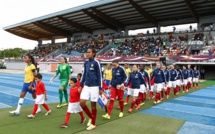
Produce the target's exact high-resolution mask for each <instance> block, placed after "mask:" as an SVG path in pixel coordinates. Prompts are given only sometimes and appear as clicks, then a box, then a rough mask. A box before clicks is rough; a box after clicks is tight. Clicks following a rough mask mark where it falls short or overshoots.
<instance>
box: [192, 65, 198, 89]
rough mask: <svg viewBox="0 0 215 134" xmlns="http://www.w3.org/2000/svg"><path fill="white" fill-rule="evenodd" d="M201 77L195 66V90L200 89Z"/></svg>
mask: <svg viewBox="0 0 215 134" xmlns="http://www.w3.org/2000/svg"><path fill="white" fill-rule="evenodd" d="M199 76H200V73H199V70H197V67H196V66H195V67H194V71H193V84H194V88H195V89H198V88H199V87H198V86H199V84H198V82H199Z"/></svg>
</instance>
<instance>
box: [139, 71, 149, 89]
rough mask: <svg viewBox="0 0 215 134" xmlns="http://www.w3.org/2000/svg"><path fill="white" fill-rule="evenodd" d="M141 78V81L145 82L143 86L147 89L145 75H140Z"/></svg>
mask: <svg viewBox="0 0 215 134" xmlns="http://www.w3.org/2000/svg"><path fill="white" fill-rule="evenodd" d="M139 78H140V80H141V81H143V84H144V85H145V87H146V88H147V85H146V81H145V79H144V77H143V75H142V74H141V73H139Z"/></svg>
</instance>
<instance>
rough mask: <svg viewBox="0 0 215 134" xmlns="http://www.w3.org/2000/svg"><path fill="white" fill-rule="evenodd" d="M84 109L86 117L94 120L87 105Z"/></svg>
mask: <svg viewBox="0 0 215 134" xmlns="http://www.w3.org/2000/svg"><path fill="white" fill-rule="evenodd" d="M82 109H83V110H84V112H85V113H86V115H87V116H88V117H89V118H90V119H92V114H91V112H90V110H89V108H88V107H87V105H85V106H84V107H82Z"/></svg>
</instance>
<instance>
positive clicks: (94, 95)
mask: <svg viewBox="0 0 215 134" xmlns="http://www.w3.org/2000/svg"><path fill="white" fill-rule="evenodd" d="M80 98H81V99H83V100H88V99H89V98H90V101H91V102H97V101H98V98H99V87H98V86H94V87H88V86H86V85H84V88H83V90H82V92H81V97H80Z"/></svg>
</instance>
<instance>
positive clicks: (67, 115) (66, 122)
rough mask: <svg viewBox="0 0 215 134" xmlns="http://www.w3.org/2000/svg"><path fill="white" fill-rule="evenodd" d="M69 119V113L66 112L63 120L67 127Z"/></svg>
mask: <svg viewBox="0 0 215 134" xmlns="http://www.w3.org/2000/svg"><path fill="white" fill-rule="evenodd" d="M69 118H70V113H69V112H67V113H66V119H65V124H66V125H68V122H69Z"/></svg>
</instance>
